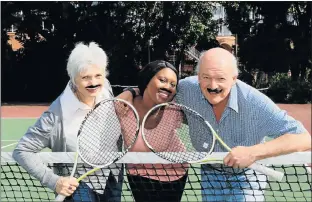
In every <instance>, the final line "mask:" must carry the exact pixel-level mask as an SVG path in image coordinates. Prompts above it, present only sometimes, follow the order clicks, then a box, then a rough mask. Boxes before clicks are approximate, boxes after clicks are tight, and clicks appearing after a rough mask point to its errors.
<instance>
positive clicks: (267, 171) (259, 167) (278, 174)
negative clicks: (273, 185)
mask: <svg viewBox="0 0 312 202" xmlns="http://www.w3.org/2000/svg"><path fill="white" fill-rule="evenodd" d="M249 168H251V169H253V170H255V171H257V172H259V173H262V174H265V175H267V176H270V177H272V178H273V179H275V180H277V181H279V182H280V181H282V179H283V177H284V173H283V172H280V171H276V170H274V169H272V168H268V167H266V166H264V165H261V164H258V163H254V164H252V165H250V166H249Z"/></svg>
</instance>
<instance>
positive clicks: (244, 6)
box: [223, 2, 311, 80]
mask: <svg viewBox="0 0 312 202" xmlns="http://www.w3.org/2000/svg"><path fill="white" fill-rule="evenodd" d="M223 5H224V6H225V9H226V13H227V19H226V23H227V24H228V26H229V29H230V30H231V32H232V33H236V34H237V35H238V44H239V58H240V62H241V63H243V64H244V65H245V66H246V68H247V69H248V71H252V70H253V69H258V70H262V71H265V72H287V71H288V70H289V69H291V71H292V79H293V80H297V79H298V76H299V74H301V76H302V78H301V79H304V76H305V75H306V71H307V70H308V69H309V68H310V67H311V59H310V58H311V30H310V27H311V3H310V2H309V3H307V2H226V3H223Z"/></svg>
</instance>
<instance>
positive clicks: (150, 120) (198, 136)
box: [142, 102, 284, 181]
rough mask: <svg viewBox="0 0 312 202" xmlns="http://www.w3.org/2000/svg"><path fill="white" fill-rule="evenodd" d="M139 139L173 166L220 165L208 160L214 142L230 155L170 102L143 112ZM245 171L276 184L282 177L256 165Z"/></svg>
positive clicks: (194, 117) (190, 113)
mask: <svg viewBox="0 0 312 202" xmlns="http://www.w3.org/2000/svg"><path fill="white" fill-rule="evenodd" d="M142 137H143V140H144V141H145V143H146V145H147V146H148V147H149V149H150V150H151V151H152V152H154V153H155V154H156V155H158V156H160V157H161V158H163V159H166V160H168V161H171V162H174V163H200V164H204V163H209V162H212V161H213V162H214V163H216V162H220V163H222V162H223V160H222V159H212V158H210V155H211V153H212V151H213V149H214V146H215V142H216V140H218V141H219V142H220V143H221V145H222V146H223V147H225V148H226V149H227V150H228V151H229V152H230V151H231V148H230V147H229V146H228V145H226V144H225V143H224V142H223V140H222V139H221V138H220V137H219V135H218V134H217V133H216V132H215V130H214V129H213V128H212V126H211V125H210V124H209V122H207V121H206V120H205V119H204V118H203V117H202V116H201V115H200V114H199V113H197V112H196V111H194V110H192V109H190V108H189V107H186V106H184V105H180V104H177V103H173V102H170V103H162V104H159V105H156V106H154V107H153V108H152V109H150V110H149V111H148V112H147V114H146V115H145V116H144V118H143V121H142ZM249 168H251V169H253V170H255V171H258V172H260V173H263V174H265V175H267V176H270V177H272V178H274V179H276V180H278V181H281V180H282V178H283V176H284V173H282V172H279V171H275V170H274V169H271V168H268V167H266V166H263V165H261V164H258V163H254V164H252V165H250V166H249Z"/></svg>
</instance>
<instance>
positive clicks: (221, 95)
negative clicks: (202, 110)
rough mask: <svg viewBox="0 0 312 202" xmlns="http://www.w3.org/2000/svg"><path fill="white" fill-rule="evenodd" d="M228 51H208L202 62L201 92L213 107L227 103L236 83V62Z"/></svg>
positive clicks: (200, 68)
mask: <svg viewBox="0 0 312 202" xmlns="http://www.w3.org/2000/svg"><path fill="white" fill-rule="evenodd" d="M229 54H230V53H228V52H227V51H226V50H220V49H218V48H216V49H211V50H209V51H207V52H206V53H205V54H204V55H203V56H202V59H201V61H200V66H199V72H198V80H199V85H200V88H201V91H202V93H203V95H204V96H205V98H206V99H207V100H208V101H209V103H210V104H212V105H218V104H219V103H221V102H223V101H227V98H228V96H229V93H230V91H231V88H232V86H233V85H234V84H235V83H236V78H237V76H236V67H235V63H234V62H235V60H234V59H233V56H232V55H229Z"/></svg>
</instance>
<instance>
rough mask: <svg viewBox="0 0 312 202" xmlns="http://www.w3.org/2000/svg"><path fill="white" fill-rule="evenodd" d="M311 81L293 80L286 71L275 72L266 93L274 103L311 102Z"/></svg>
mask: <svg viewBox="0 0 312 202" xmlns="http://www.w3.org/2000/svg"><path fill="white" fill-rule="evenodd" d="M311 93H312V82H311V81H310V80H308V79H304V80H297V81H293V80H292V79H291V78H290V77H288V76H287V74H286V73H277V74H275V75H274V76H273V77H272V78H271V81H270V88H269V90H268V91H267V93H266V94H267V95H268V96H269V97H270V98H271V99H272V100H273V101H274V102H276V103H297V104H305V103H311V98H312V97H311V96H312V94H311Z"/></svg>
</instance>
